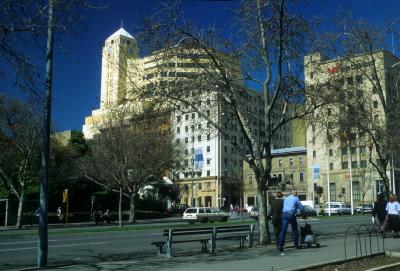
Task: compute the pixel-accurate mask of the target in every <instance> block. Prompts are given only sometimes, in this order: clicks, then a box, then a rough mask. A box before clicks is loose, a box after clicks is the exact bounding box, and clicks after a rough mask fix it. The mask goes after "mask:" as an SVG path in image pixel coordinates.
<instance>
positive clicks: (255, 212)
mask: <svg viewBox="0 0 400 271" xmlns="http://www.w3.org/2000/svg"><path fill="white" fill-rule="evenodd" d="M248 213H249V216H250V218H254V219H255V220H257V219H258V207H257V206H252V207H251V208H250V211H248Z"/></svg>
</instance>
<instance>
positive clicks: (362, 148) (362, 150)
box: [360, 146, 366, 154]
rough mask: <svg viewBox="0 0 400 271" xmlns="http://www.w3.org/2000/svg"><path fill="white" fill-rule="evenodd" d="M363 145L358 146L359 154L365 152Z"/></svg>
mask: <svg viewBox="0 0 400 271" xmlns="http://www.w3.org/2000/svg"><path fill="white" fill-rule="evenodd" d="M365 150H366V149H365V146H360V153H361V154H364V153H365Z"/></svg>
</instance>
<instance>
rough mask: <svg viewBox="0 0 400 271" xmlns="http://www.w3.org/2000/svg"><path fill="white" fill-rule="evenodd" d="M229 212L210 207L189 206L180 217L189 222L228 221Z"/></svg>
mask: <svg viewBox="0 0 400 271" xmlns="http://www.w3.org/2000/svg"><path fill="white" fill-rule="evenodd" d="M229 217H230V214H229V213H226V212H223V211H220V210H217V209H215V208H211V207H191V208H187V209H186V211H185V212H184V213H183V216H182V219H183V220H184V221H187V222H188V223H189V224H193V223H195V222H203V223H206V222H214V221H228V218H229Z"/></svg>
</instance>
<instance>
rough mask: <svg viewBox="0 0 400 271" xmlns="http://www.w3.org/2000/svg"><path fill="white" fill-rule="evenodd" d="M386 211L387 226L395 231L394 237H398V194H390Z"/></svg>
mask: <svg viewBox="0 0 400 271" xmlns="http://www.w3.org/2000/svg"><path fill="white" fill-rule="evenodd" d="M386 212H387V215H386V221H385V224H387V226H386V228H387V230H389V231H392V232H393V233H394V237H398V234H399V231H400V219H399V214H400V204H399V202H398V201H397V196H396V195H394V194H392V195H390V197H389V202H388V203H387V204H386Z"/></svg>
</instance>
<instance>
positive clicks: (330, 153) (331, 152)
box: [329, 149, 333, 157]
mask: <svg viewBox="0 0 400 271" xmlns="http://www.w3.org/2000/svg"><path fill="white" fill-rule="evenodd" d="M329 156H331V157H332V156H333V150H332V149H329Z"/></svg>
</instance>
